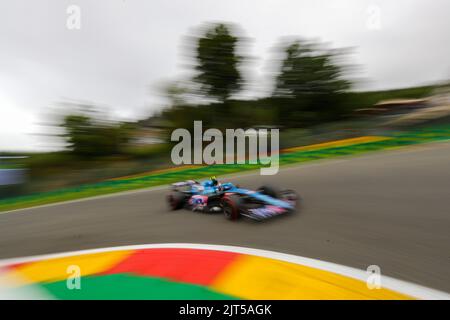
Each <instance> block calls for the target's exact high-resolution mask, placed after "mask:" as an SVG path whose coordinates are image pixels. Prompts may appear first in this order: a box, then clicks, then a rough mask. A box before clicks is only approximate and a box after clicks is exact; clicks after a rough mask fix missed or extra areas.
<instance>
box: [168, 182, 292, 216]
mask: <svg viewBox="0 0 450 320" xmlns="http://www.w3.org/2000/svg"><path fill="white" fill-rule="evenodd" d="M298 201H299V197H298V195H297V194H296V192H295V191H292V190H277V189H275V188H273V187H269V186H263V187H260V188H259V189H257V190H256V191H253V190H248V189H243V188H240V187H239V186H235V185H234V184H232V183H230V182H226V183H219V182H218V181H217V179H216V178H215V177H212V178H211V179H209V180H206V181H203V182H197V181H194V180H188V181H183V182H178V183H174V184H172V190H171V193H170V194H169V195H168V196H167V202H168V204H169V207H170V209H171V210H177V209H181V208H186V209H191V210H192V211H200V212H205V213H214V212H223V214H224V215H225V217H226V218H227V219H229V220H236V219H238V218H239V217H240V216H245V217H248V218H251V219H254V220H265V219H268V218H271V217H274V216H278V215H281V214H284V213H289V212H294V211H295V210H296V208H297V205H298Z"/></svg>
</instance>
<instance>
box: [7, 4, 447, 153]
mask: <svg viewBox="0 0 450 320" xmlns="http://www.w3.org/2000/svg"><path fill="white" fill-rule="evenodd" d="M70 5H77V6H79V8H80V9H81V29H80V30H69V29H68V28H67V26H66V22H67V19H68V16H69V15H68V14H67V12H66V10H67V8H68V7H69V6H70ZM449 13H450V1H448V0H432V1H426V0H395V1H392V0H383V1H381V0H367V1H366V0H328V1H318V0H309V1H304V0H290V1H281V0H273V1H272V0H271V1H268V0H220V1H219V0H150V1H145V0H71V1H65V0H32V1H31V0H14V1H6V0H4V1H1V3H0V15H1V17H0V39H1V42H0V150H43V149H48V148H50V147H52V144H51V141H50V140H49V139H48V138H47V137H45V136H44V135H42V134H45V133H47V132H49V128H48V127H46V126H43V124H45V123H47V122H48V120H49V115H51V114H53V113H55V112H56V111H55V110H60V109H57V107H55V105H56V104H57V102H60V101H67V100H76V101H77V100H83V101H92V102H95V103H98V104H101V105H105V106H107V107H106V108H107V109H108V110H109V112H110V113H111V114H112V115H113V116H114V117H116V118H117V119H137V118H142V117H144V116H146V115H148V114H150V113H151V112H152V110H156V109H157V108H160V107H161V106H162V105H163V104H164V103H165V100H164V99H163V97H162V96H161V95H160V94H158V86H160V84H161V83H165V82H167V81H170V80H174V79H177V78H179V77H180V76H182V75H183V74H184V73H185V72H186V70H185V68H184V67H183V65H184V64H185V63H186V62H187V60H186V54H187V52H185V48H184V47H183V46H182V44H183V38H184V36H187V35H190V32H192V30H193V28H194V29H195V28H198V27H199V26H200V25H202V24H203V23H205V22H209V21H212V22H215V21H226V22H232V23H235V24H237V25H239V26H240V28H241V29H242V31H243V35H245V36H246V37H247V38H249V39H251V41H250V42H249V43H248V46H247V49H248V54H249V55H251V56H252V57H254V58H255V60H254V61H253V62H252V64H251V65H249V70H252V74H251V77H250V80H252V83H251V86H250V90H249V91H248V92H247V93H246V94H247V95H254V94H256V95H258V94H261V93H262V90H260V88H264V86H265V81H267V80H266V79H267V78H268V73H269V71H270V70H269V68H268V67H267V66H268V65H269V61H270V59H271V54H272V53H271V52H272V51H273V48H274V46H275V45H276V43H277V42H278V41H279V39H280V38H281V37H284V36H296V35H297V36H300V37H303V38H316V39H320V40H322V41H325V42H329V43H330V44H331V45H332V46H333V47H354V51H353V55H352V61H351V62H352V63H354V64H357V65H359V66H360V70H359V73H358V77H360V78H362V79H364V81H362V82H360V83H359V84H358V86H359V88H363V89H380V88H393V87H405V86H411V85H420V84H426V83H430V82H434V81H439V80H443V79H448V78H450V58H449V57H450V43H449V41H448V40H449V39H450V19H449Z"/></svg>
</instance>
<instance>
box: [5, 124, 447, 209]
mask: <svg viewBox="0 0 450 320" xmlns="http://www.w3.org/2000/svg"><path fill="white" fill-rule="evenodd" d="M389 138H390V139H388V140H383V141H376V142H366V143H359V144H354V145H349V146H342V147H324V148H322V149H319V150H310V151H297V152H292V153H286V154H281V155H280V165H282V166H283V165H289V164H296V163H302V162H303V163H304V162H310V161H315V160H320V159H329V158H335V157H340V156H349V155H358V154H362V153H367V152H373V151H378V150H389V149H394V148H400V147H404V146H409V145H415V144H420V143H426V142H433V141H442V140H447V139H450V127H448V126H445V127H433V128H425V129H421V130H416V131H411V132H407V133H394V134H392V135H390V136H389ZM260 167H261V166H260V165H250V164H244V165H238V164H221V165H212V166H204V167H196V168H186V169H180V170H175V171H170V172H162V173H150V174H148V175H145V176H139V177H131V178H124V179H120V180H108V181H103V182H99V183H94V184H86V185H81V186H78V187H71V188H64V189H60V190H57V191H51V192H45V193H36V194H31V195H26V196H20V197H14V198H7V199H2V200H0V212H1V211H9V210H14V209H21V208H27V207H33V206H38V205H44V204H50V203H56V202H61V201H68V200H75V199H81V198H86V197H93V196H99V195H105V194H110V193H115V192H121V191H127V190H135V189H140V188H148V187H154V186H159V185H165V184H169V183H173V182H177V181H182V180H188V179H201V178H205V177H209V176H212V175H215V176H221V175H226V174H231V173H236V172H242V171H248V170H256V169H258V168H260Z"/></svg>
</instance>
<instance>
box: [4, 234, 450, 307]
mask: <svg viewBox="0 0 450 320" xmlns="http://www.w3.org/2000/svg"><path fill="white" fill-rule="evenodd" d="M161 248H174V249H199V250H217V251H226V252H234V253H241V254H248V255H254V256H259V257H264V258H269V259H277V260H281V261H285V262H291V263H295V264H299V265H304V266H308V267H312V268H317V269H321V270H324V271H329V272H333V273H336V274H340V275H343V276H346V277H350V278H353V279H358V280H360V281H363V282H366V279H367V273H366V272H365V271H363V270H360V269H356V268H352V267H347V266H344V265H340V264H336V263H331V262H326V261H321V260H316V259H311V258H306V257H302V256H296V255H291V254H286V253H281V252H275V251H269V250H261V249H253V248H248V247H236V246H226V245H213V244H197V243H157V244H142V245H129V246H118V247H109V248H99V249H89V250H80V251H72V252H64V253H56V254H46V255H38V256H31V257H23V258H14V259H6V260H0V268H2V267H6V266H8V265H11V264H16V263H25V262H34V261H39V260H44V259H52V258H63V257H68V256H73V255H83V254H92V253H101V252H108V251H121V250H139V249H161ZM382 285H383V287H385V288H389V289H391V290H393V291H397V292H399V293H403V294H406V295H409V296H412V297H414V298H418V299H425V300H450V294H449V293H446V292H443V291H438V290H435V289H431V288H427V287H424V286H420V285H417V284H413V283H410V282H406V281H402V280H397V279H394V278H391V277H388V276H384V275H383V276H382Z"/></svg>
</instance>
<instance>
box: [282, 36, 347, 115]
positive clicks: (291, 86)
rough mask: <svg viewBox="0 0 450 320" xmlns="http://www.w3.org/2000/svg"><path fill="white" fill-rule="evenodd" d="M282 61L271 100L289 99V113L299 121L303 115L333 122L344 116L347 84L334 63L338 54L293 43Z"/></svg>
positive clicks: (340, 69)
mask: <svg viewBox="0 0 450 320" xmlns="http://www.w3.org/2000/svg"><path fill="white" fill-rule="evenodd" d="M284 53H285V59H284V60H283V62H282V64H281V70H280V73H279V75H278V77H277V79H276V88H275V91H274V97H278V98H288V99H290V101H291V106H290V108H289V110H287V111H288V115H287V116H288V117H289V113H290V114H292V115H293V116H294V117H291V120H295V119H296V120H299V119H297V118H298V117H300V118H301V117H302V114H304V115H306V118H309V119H311V115H312V114H315V116H314V117H315V118H316V120H317V121H323V120H332V119H335V118H337V117H339V116H340V115H341V114H342V113H343V112H344V108H343V106H344V104H345V103H344V101H345V98H344V96H345V93H346V92H347V91H348V89H350V82H349V81H347V80H345V79H344V78H343V68H342V67H341V66H339V65H337V64H336V62H335V60H336V58H337V57H338V56H339V54H340V52H339V51H337V50H335V51H326V50H322V49H320V48H319V46H318V45H317V44H315V43H306V42H300V41H294V42H292V43H291V44H289V45H288V46H286V47H285V49H284Z"/></svg>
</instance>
